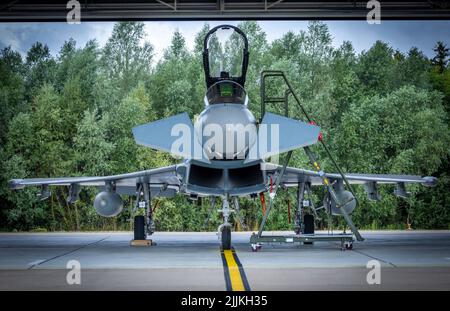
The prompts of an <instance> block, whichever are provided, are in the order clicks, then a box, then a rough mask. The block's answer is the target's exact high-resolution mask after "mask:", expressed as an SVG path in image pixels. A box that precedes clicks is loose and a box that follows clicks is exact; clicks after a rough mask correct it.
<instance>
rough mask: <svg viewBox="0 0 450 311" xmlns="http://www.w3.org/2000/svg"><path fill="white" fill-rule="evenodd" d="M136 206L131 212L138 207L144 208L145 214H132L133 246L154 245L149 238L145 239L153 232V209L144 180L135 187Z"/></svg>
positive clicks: (147, 186) (147, 185)
mask: <svg viewBox="0 0 450 311" xmlns="http://www.w3.org/2000/svg"><path fill="white" fill-rule="evenodd" d="M136 194H137V198H136V206H135V208H134V210H133V213H134V212H135V211H136V210H137V209H138V208H142V209H145V216H142V215H139V216H134V240H133V241H131V245H133V246H150V245H156V243H154V242H153V241H152V240H151V239H147V236H150V235H152V234H153V232H154V223H153V211H152V206H151V193H150V187H149V184H148V183H146V182H144V183H142V184H139V186H138V187H137V191H136Z"/></svg>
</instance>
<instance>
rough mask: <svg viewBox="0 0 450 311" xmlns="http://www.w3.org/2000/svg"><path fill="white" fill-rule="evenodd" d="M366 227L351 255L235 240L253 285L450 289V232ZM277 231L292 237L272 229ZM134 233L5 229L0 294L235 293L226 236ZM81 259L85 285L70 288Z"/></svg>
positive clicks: (323, 247)
mask: <svg viewBox="0 0 450 311" xmlns="http://www.w3.org/2000/svg"><path fill="white" fill-rule="evenodd" d="M322 233H323V232H322ZM361 233H362V235H363V237H365V241H363V242H355V243H354V249H353V250H346V251H342V250H341V248H340V243H338V242H315V243H314V244H313V245H303V244H298V243H297V244H293V243H285V244H279V243H273V244H264V245H263V246H262V248H261V249H260V250H259V251H258V252H253V251H252V250H251V248H250V245H249V237H250V234H251V232H233V233H232V241H233V246H234V249H235V255H236V257H237V258H238V260H237V261H238V262H240V265H241V267H242V269H243V271H244V272H243V273H241V274H242V275H243V276H244V277H245V278H246V281H247V282H248V285H249V289H251V290H252V291H259V290H277V291H290V290H450V231H361ZM275 234H277V235H278V234H291V233H289V232H284V233H280V232H266V233H265V235H275ZM132 238H133V235H132V233H131V232H130V233H129V232H95V233H71V232H69V233H0V290H129V291H135V290H179V291H186V290H190V291H196V290H207V291H209V290H218V291H224V290H227V289H229V287H227V282H226V277H224V261H223V260H222V256H221V251H220V245H219V240H218V237H217V235H216V233H212V232H195V233H193V232H157V233H155V234H154V235H153V236H152V239H153V241H155V242H156V243H157V245H155V246H148V247H145V246H144V247H139V246H130V240H132ZM73 260H76V261H77V262H78V263H79V264H80V270H79V274H78V276H79V278H78V279H76V280H79V281H80V284H76V283H77V282H75V284H69V283H74V281H73V275H74V274H73V272H74V266H73V265H71V263H73V262H71V261H73ZM68 264H69V265H68ZM377 264H379V267H380V268H379V273H378V270H377V268H376V267H377ZM375 270H377V271H375ZM374 273H376V274H374ZM375 275H376V277H375ZM71 278H72V279H71ZM68 279H69V283H68V281H67V280H68ZM368 279H369V282H368ZM70 280H72V281H70ZM369 283H371V284H369ZM377 283H379V284H377Z"/></svg>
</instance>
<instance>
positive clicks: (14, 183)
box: [8, 179, 25, 190]
mask: <svg viewBox="0 0 450 311" xmlns="http://www.w3.org/2000/svg"><path fill="white" fill-rule="evenodd" d="M22 181H23V179H11V180H10V181H9V182H8V184H9V188H10V189H13V190H17V189H23V188H25V186H24V185H22Z"/></svg>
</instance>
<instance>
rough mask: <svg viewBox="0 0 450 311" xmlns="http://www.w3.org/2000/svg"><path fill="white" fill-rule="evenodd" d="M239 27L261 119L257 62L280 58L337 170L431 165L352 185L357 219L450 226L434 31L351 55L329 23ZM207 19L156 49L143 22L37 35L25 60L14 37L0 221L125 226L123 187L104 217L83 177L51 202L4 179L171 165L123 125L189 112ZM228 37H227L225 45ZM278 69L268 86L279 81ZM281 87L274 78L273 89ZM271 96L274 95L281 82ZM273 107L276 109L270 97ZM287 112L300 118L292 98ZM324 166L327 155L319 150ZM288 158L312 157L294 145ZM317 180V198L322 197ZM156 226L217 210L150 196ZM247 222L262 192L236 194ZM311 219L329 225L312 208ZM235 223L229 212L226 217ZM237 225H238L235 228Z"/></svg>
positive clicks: (447, 106) (443, 72)
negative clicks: (283, 28)
mask: <svg viewBox="0 0 450 311" xmlns="http://www.w3.org/2000/svg"><path fill="white" fill-rule="evenodd" d="M239 27H240V28H241V29H242V30H243V31H244V32H245V33H246V34H247V36H248V38H249V44H250V65H249V72H248V76H247V85H246V88H247V91H248V93H249V97H250V109H251V110H253V112H254V113H255V114H256V116H257V117H259V107H260V102H259V84H258V79H259V74H260V72H261V70H264V69H277V70H284V71H285V72H286V73H287V75H288V76H289V79H290V81H291V82H292V83H293V86H294V88H295V89H296V90H297V93H298V95H299V96H300V98H301V100H302V103H303V105H304V106H305V107H306V108H307V110H308V111H309V113H310V114H311V115H312V116H313V118H314V119H315V120H316V122H317V123H318V124H319V125H320V126H321V127H322V129H323V132H324V139H326V141H327V142H328V143H329V145H330V147H331V150H332V152H333V153H334V154H335V156H336V158H337V159H338V162H339V164H340V165H341V166H342V167H343V169H344V171H346V172H360V173H364V172H367V173H390V172H391V173H405V174H418V175H433V176H436V177H439V179H440V181H439V185H438V186H437V187H436V188H432V189H430V188H424V187H421V186H410V187H409V189H408V190H409V191H411V192H412V193H413V196H411V197H410V198H408V199H406V200H405V199H399V198H396V197H395V196H393V195H392V191H393V186H381V187H380V192H381V196H382V200H381V201H380V202H370V201H368V200H367V199H366V197H365V193H364V191H363V189H362V188H358V187H357V192H358V195H359V201H360V206H359V208H358V209H357V210H356V211H355V213H354V218H355V222H356V223H357V225H359V226H360V227H362V228H406V227H407V226H408V225H411V226H412V228H444V229H448V228H449V226H450V192H449V191H448V189H449V188H450V176H449V172H450V149H449V145H450V131H449V120H450V68H449V65H448V59H449V50H448V49H447V48H446V46H445V44H444V43H442V42H439V43H437V45H436V47H435V52H436V56H435V57H434V58H433V59H428V58H427V57H426V56H424V54H423V53H422V52H421V51H419V50H418V49H417V48H411V50H410V51H409V52H408V53H406V54H403V53H401V52H399V51H396V50H394V48H393V47H391V46H389V45H388V44H386V43H384V42H380V41H377V42H376V43H375V44H374V45H373V46H372V47H371V48H370V49H369V50H368V51H364V52H362V53H360V54H357V53H355V51H354V50H353V47H352V44H351V43H350V42H344V43H343V44H342V46H340V47H339V48H334V47H333V46H332V44H331V42H332V40H331V39H332V38H331V36H330V33H329V31H328V28H327V26H326V25H325V24H323V23H320V22H312V23H310V24H309V27H308V30H307V31H302V32H299V33H293V32H287V33H286V34H285V35H284V36H283V37H282V38H280V39H277V40H275V41H274V42H271V43H269V42H268V41H267V39H266V35H265V33H264V32H263V31H262V30H261V28H260V27H259V25H258V24H257V23H256V22H243V23H241V24H240V25H239ZM208 29H209V26H208V25H206V24H205V26H204V27H203V29H202V30H201V31H200V32H199V33H198V34H197V37H196V40H195V47H194V50H193V51H189V50H188V49H187V47H186V42H185V39H184V38H183V37H182V35H181V34H180V33H179V32H175V34H174V36H173V38H172V44H171V46H170V47H168V48H167V49H166V50H165V52H164V55H163V57H162V59H161V60H159V61H158V62H157V63H155V61H154V60H153V48H152V46H151V45H149V44H143V42H142V40H143V38H144V36H145V33H144V26H143V24H142V23H126V22H121V23H117V24H116V25H115V27H114V30H113V34H112V35H111V37H110V38H109V40H108V42H107V43H106V45H105V46H104V47H103V48H99V46H98V45H97V43H96V42H95V41H90V42H88V43H87V44H86V45H85V46H84V47H77V45H76V42H75V41H74V40H72V39H69V40H68V41H66V42H65V44H64V45H63V46H62V48H61V50H60V52H59V54H58V55H57V57H53V56H52V55H50V53H49V49H48V47H47V46H46V45H44V44H41V43H36V44H34V45H33V47H32V48H31V49H30V50H29V51H28V54H27V56H26V58H25V59H22V57H21V55H20V54H19V53H17V52H15V51H12V50H11V49H10V48H6V49H3V50H2V51H1V55H0V109H1V111H0V207H1V211H0V212H1V213H0V229H2V230H36V229H46V230H99V229H108V230H109V229H130V226H131V224H130V222H129V218H130V213H131V209H132V207H133V200H134V198H132V197H125V198H124V201H125V209H124V212H123V213H122V214H120V215H119V216H118V217H117V218H114V219H106V218H102V217H100V216H97V215H96V213H95V211H94V208H93V207H92V201H93V197H94V195H95V189H83V191H82V192H81V200H80V201H78V202H77V203H75V204H68V203H67V202H66V196H67V189H64V188H61V187H55V188H52V195H51V197H50V198H49V200H47V201H43V202H41V201H38V200H36V194H37V193H38V189H34V188H27V189H25V190H23V191H11V190H9V189H8V187H7V181H8V180H9V179H10V178H26V177H56V176H77V175H104V174H117V173H124V172H128V171H135V170H141V169H147V168H152V167H157V166H162V165H169V164H173V163H176V160H175V159H172V158H171V157H170V156H169V155H167V154H165V153H160V152H156V151H153V150H150V149H146V148H143V147H140V146H137V145H136V144H135V142H134V140H133V137H132V135H131V128H132V127H133V126H136V125H139V124H142V123H145V122H149V121H152V120H156V119H159V118H162V117H166V116H169V115H173V114H176V113H179V112H183V111H186V112H188V113H189V114H190V116H191V117H195V115H197V114H198V113H199V112H200V111H201V110H202V108H203V96H204V92H205V87H204V85H205V84H204V76H203V71H202V64H201V49H202V39H203V36H204V34H205V33H206V32H207V31H208ZM232 44H233V43H231V45H230V46H229V49H233V45H232ZM276 83H277V82H276V81H274V85H275V86H277V84H276ZM279 90H280V88H278V87H274V88H273V89H271V91H272V92H273V93H274V94H275V93H276V92H277V91H279ZM279 95H280V94H279ZM270 110H272V111H275V112H277V111H278V112H280V107H270ZM290 113H291V116H295V117H298V118H301V114H300V111H299V109H298V107H296V106H294V105H292V106H291V107H290ZM316 151H317V152H319V154H320V157H321V162H322V163H323V166H324V168H325V171H331V170H332V169H333V167H332V166H331V163H330V161H329V159H327V158H326V156H325V154H324V153H323V152H322V150H321V149H320V148H317V149H316ZM290 165H292V166H298V167H308V163H307V161H306V158H305V156H304V155H303V154H302V152H301V151H296V152H295V153H294V156H293V159H292V161H291V163H290ZM322 195H323V190H322V189H318V191H317V194H316V195H315V197H314V198H315V203H316V205H317V204H319V205H320V204H321V203H320V202H321V200H322V199H321V198H322ZM289 201H290V202H292V206H294V203H293V202H294V201H295V194H294V192H293V191H292V192H291V191H287V192H283V193H280V195H279V200H278V201H277V204H276V205H275V207H274V210H273V213H271V216H270V218H269V223H268V225H269V228H272V229H288V228H290V226H291V225H290V224H289V223H288V221H287V205H288V202H289ZM153 203H154V209H155V213H156V219H155V221H156V229H157V230H196V231H198V230H213V229H215V228H216V227H217V225H218V224H219V222H220V221H219V216H218V215H217V214H214V215H213V217H212V221H211V222H210V223H209V225H206V226H205V224H204V220H205V218H206V216H207V213H208V210H209V207H210V202H209V201H208V200H203V201H198V202H194V203H191V202H190V201H189V200H187V198H185V197H184V196H181V195H180V196H177V197H176V198H175V199H169V200H168V199H155V200H154V202H153ZM241 208H242V209H243V210H242V213H243V216H244V219H245V223H246V224H247V225H248V228H249V229H254V228H255V227H256V226H257V224H258V222H259V220H260V219H261V208H260V206H259V204H258V201H256V200H251V199H242V200H241ZM321 216H322V219H321V220H319V222H318V225H319V226H321V227H326V226H330V225H334V226H336V222H335V223H334V224H331V223H328V222H327V217H326V216H325V215H321ZM236 226H237V227H239V226H238V224H236ZM237 229H239V228H237Z"/></svg>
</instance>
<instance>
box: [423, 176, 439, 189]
mask: <svg viewBox="0 0 450 311" xmlns="http://www.w3.org/2000/svg"><path fill="white" fill-rule="evenodd" d="M422 180H423V185H424V186H426V187H434V186H436V185H437V183H438V179H437V178H436V177H433V176H425V177H422Z"/></svg>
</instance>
